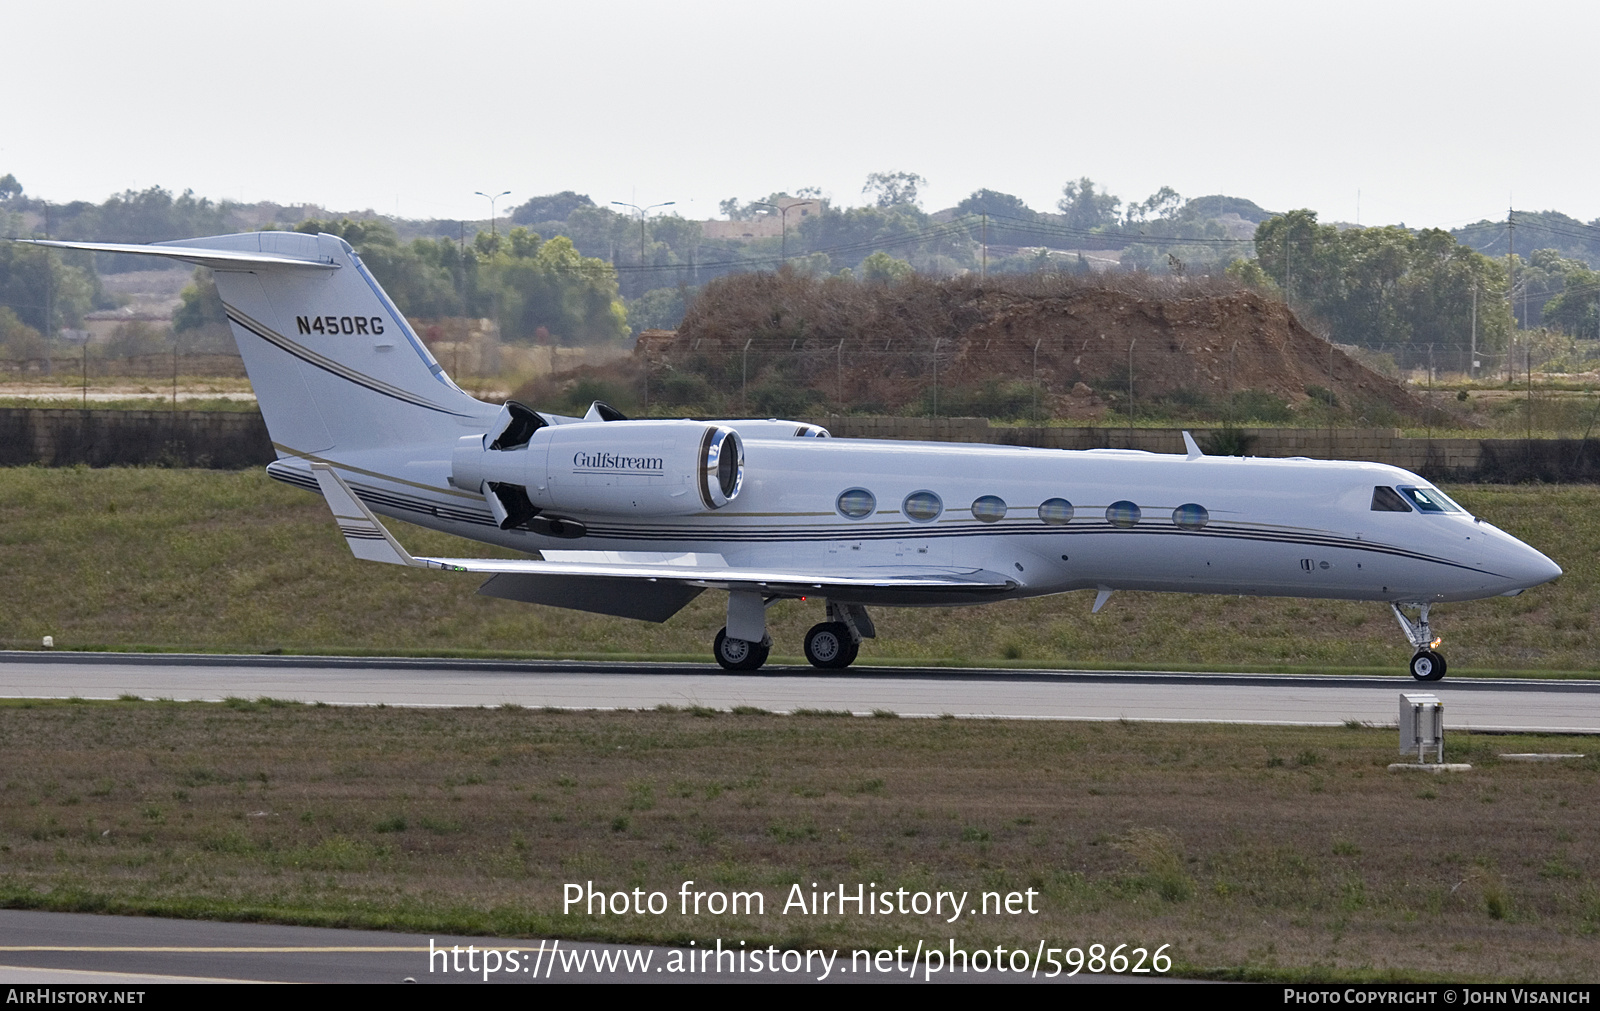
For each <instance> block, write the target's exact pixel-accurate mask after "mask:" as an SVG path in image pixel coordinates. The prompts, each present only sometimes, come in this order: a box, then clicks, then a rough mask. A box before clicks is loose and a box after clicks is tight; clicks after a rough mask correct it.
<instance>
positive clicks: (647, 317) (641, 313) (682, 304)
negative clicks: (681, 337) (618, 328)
mask: <svg viewBox="0 0 1600 1011" xmlns="http://www.w3.org/2000/svg"><path fill="white" fill-rule="evenodd" d="M692 294H693V292H691V291H690V290H689V289H687V288H652V289H651V290H650V291H647V292H645V293H644V294H643V295H640V296H639V297H638V298H636V299H634V300H633V301H631V302H629V303H628V323H629V325H631V326H632V327H633V330H634V333H639V332H640V331H643V330H676V329H677V327H678V324H679V323H682V322H683V314H684V311H685V310H686V309H687V308H688V302H689V298H690V297H691V296H692Z"/></svg>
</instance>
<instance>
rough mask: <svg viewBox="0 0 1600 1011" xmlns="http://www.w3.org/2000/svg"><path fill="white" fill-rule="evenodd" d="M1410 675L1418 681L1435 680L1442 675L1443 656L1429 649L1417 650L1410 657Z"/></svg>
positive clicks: (1443, 669)
mask: <svg viewBox="0 0 1600 1011" xmlns="http://www.w3.org/2000/svg"><path fill="white" fill-rule="evenodd" d="M1410 669H1411V676H1412V677H1414V678H1416V679H1417V680H1418V681H1437V680H1439V679H1440V678H1442V677H1444V672H1445V662H1444V657H1442V656H1440V655H1439V654H1438V653H1435V652H1434V651H1433V650H1431V649H1424V650H1418V651H1417V655H1416V656H1414V657H1412V658H1411V668H1410Z"/></svg>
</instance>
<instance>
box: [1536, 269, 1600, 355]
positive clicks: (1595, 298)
mask: <svg viewBox="0 0 1600 1011" xmlns="http://www.w3.org/2000/svg"><path fill="white" fill-rule="evenodd" d="M1550 252H1553V251H1552V250H1544V249H1541V250H1538V251H1536V252H1535V253H1534V254H1533V260H1534V261H1535V263H1536V264H1539V266H1542V267H1544V268H1545V270H1547V271H1549V272H1551V273H1554V272H1557V271H1559V275H1560V282H1559V283H1560V289H1561V290H1560V293H1559V294H1557V295H1555V296H1554V297H1553V298H1551V299H1549V300H1548V301H1546V302H1545V303H1544V306H1543V311H1542V313H1541V320H1542V322H1543V323H1544V324H1545V325H1546V326H1554V327H1559V328H1561V330H1563V331H1564V332H1566V333H1568V334H1571V335H1572V336H1574V337H1580V338H1584V339H1586V340H1594V339H1596V338H1600V272H1597V271H1593V270H1590V269H1589V267H1588V265H1587V264H1585V263H1583V262H1582V261H1579V260H1572V259H1567V258H1564V257H1556V258H1554V262H1550V261H1549V260H1545V262H1543V263H1539V261H1540V260H1542V259H1545V258H1544V257H1542V256H1541V254H1544V253H1550Z"/></svg>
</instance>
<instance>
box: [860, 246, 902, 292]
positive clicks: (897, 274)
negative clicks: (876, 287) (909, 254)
mask: <svg viewBox="0 0 1600 1011" xmlns="http://www.w3.org/2000/svg"><path fill="white" fill-rule="evenodd" d="M911 274H912V269H911V264H909V263H907V262H906V261H904V260H897V259H895V258H894V257H892V256H890V255H889V254H888V253H885V252H883V251H882V250H879V251H878V252H876V253H873V254H872V255H871V256H869V257H867V258H866V259H865V260H862V261H861V269H860V277H861V279H862V280H863V281H866V282H868V283H872V282H877V283H879V284H887V283H890V282H892V281H903V280H905V279H906V278H908V277H910V276H911Z"/></svg>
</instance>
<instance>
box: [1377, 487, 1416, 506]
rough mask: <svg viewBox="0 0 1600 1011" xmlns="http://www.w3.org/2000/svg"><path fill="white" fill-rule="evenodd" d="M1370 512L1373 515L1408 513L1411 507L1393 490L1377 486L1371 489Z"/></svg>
mask: <svg viewBox="0 0 1600 1011" xmlns="http://www.w3.org/2000/svg"><path fill="white" fill-rule="evenodd" d="M1372 511H1373V512H1375V513H1408V512H1410V511H1411V507H1410V506H1409V505H1407V504H1406V500H1405V499H1403V498H1401V497H1400V493H1399V492H1397V491H1395V490H1394V489H1393V488H1387V487H1385V486H1383V485H1381V484H1380V485H1378V486H1377V487H1376V488H1374V489H1372Z"/></svg>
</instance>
